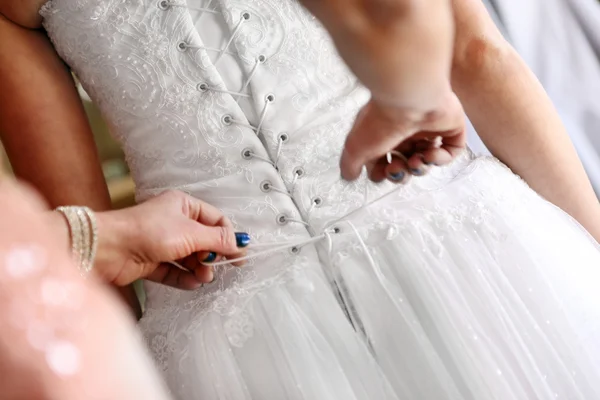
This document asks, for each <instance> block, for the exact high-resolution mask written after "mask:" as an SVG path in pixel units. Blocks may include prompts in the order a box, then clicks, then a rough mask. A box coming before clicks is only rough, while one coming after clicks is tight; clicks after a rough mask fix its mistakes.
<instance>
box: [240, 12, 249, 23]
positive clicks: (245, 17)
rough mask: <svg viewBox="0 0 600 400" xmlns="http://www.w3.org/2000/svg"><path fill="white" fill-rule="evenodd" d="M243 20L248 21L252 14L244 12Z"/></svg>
mask: <svg viewBox="0 0 600 400" xmlns="http://www.w3.org/2000/svg"><path fill="white" fill-rule="evenodd" d="M242 18H243V19H245V20H246V21H248V20H249V19H250V13H249V12H248V11H244V12H243V13H242Z"/></svg>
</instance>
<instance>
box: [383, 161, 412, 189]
mask: <svg viewBox="0 0 600 400" xmlns="http://www.w3.org/2000/svg"><path fill="white" fill-rule="evenodd" d="M384 173H385V177H386V178H387V179H388V180H389V181H390V182H393V183H400V184H405V183H407V182H408V179H409V178H410V175H409V173H408V165H407V164H406V162H405V161H404V160H403V159H402V158H400V157H398V156H392V157H390V158H389V161H388V160H387V159H386V166H385V169H384Z"/></svg>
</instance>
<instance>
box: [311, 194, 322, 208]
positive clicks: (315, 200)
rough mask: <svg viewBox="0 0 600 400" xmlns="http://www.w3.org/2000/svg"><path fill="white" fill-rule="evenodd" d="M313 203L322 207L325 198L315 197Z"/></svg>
mask: <svg viewBox="0 0 600 400" xmlns="http://www.w3.org/2000/svg"><path fill="white" fill-rule="evenodd" d="M312 203H313V204H314V206H315V207H321V206H322V205H323V199H322V198H321V197H319V196H317V197H313V199H312Z"/></svg>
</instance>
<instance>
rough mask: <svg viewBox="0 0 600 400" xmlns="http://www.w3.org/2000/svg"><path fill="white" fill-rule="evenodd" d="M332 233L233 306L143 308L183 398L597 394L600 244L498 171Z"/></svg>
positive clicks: (398, 201) (381, 206)
mask: <svg viewBox="0 0 600 400" xmlns="http://www.w3.org/2000/svg"><path fill="white" fill-rule="evenodd" d="M337 228H338V229H337V230H336V232H337V233H336V234H335V236H334V237H332V240H331V244H332V246H331V247H330V248H328V246H325V245H321V244H319V245H317V247H316V248H317V250H318V255H317V254H316V253H315V248H312V247H310V248H309V247H307V248H305V249H303V258H302V260H303V261H302V262H300V266H301V267H300V268H298V269H297V270H296V271H295V273H294V274H292V275H290V276H289V278H288V279H281V281H278V283H274V284H269V285H265V287H264V288H263V289H262V290H257V291H255V292H253V293H248V292H243V291H240V293H239V296H240V297H243V296H247V299H246V301H245V302H244V305H243V307H237V308H236V309H235V310H234V311H230V312H216V311H211V312H202V311H201V310H198V309H194V308H193V307H189V306H187V307H186V306H185V305H181V307H178V305H177V304H170V306H169V307H166V306H165V307H163V308H161V307H158V308H153V309H150V310H149V311H148V315H147V316H146V318H145V319H144V320H143V321H142V328H143V330H144V331H145V334H146V337H147V339H148V342H149V344H150V347H151V349H152V350H153V351H154V353H155V356H156V359H157V361H158V363H159V365H160V366H162V367H163V371H164V373H165V377H166V379H167V382H168V384H169V386H170V387H171V390H172V392H173V394H174V396H175V398H176V399H180V400H187V399H194V398H202V399H227V400H229V399H231V400H245V399H261V400H270V399H273V400H283V399H294V400H308V399H310V400H313V399H319V400H321V399H327V400H333V399H365V400H366V399H401V400H402V399H411V400H412V399H426V400H429V399H431V400H450V399H452V400H481V399H486V400H487V399H491V400H507V399H511V400H513V399H514V400H531V399H536V400H538V399H539V400H550V399H556V398H559V399H560V398H564V399H569V400H590V399H597V398H600V368H599V365H598V364H599V363H598V360H600V346H599V345H598V344H597V343H598V339H597V338H598V335H599V333H600V295H599V294H598V293H600V290H599V289H598V288H599V287H600V250H599V247H598V245H597V244H596V242H594V241H593V240H592V239H591V238H590V237H589V235H588V234H587V233H586V232H585V231H584V230H583V229H582V228H581V227H580V226H579V225H578V224H577V223H575V222H574V221H573V220H572V219H571V218H570V217H568V216H566V215H565V214H564V213H563V212H562V211H560V210H558V209H557V208H556V207H554V206H552V205H551V204H549V203H547V202H546V201H544V200H543V199H541V198H539V197H538V196H537V195H536V194H535V193H533V192H532V191H531V190H529V189H528V188H527V187H526V185H525V184H523V183H522V182H521V181H520V180H518V179H517V178H516V177H514V176H513V175H512V174H511V173H510V171H508V170H507V169H506V168H505V167H503V166H501V165H500V164H499V163H497V162H496V161H494V160H491V159H482V160H477V161H475V162H473V164H472V165H470V166H469V167H468V168H466V169H465V170H464V171H463V173H462V174H460V175H459V176H457V177H455V178H453V179H452V180H451V181H450V182H449V183H448V184H445V185H444V186H443V187H437V188H434V189H432V190H430V191H424V192H421V193H420V194H418V195H415V196H411V197H410V198H407V197H406V196H394V195H391V196H387V197H386V198H384V199H382V200H380V201H379V202H376V203H374V204H373V205H371V206H369V207H368V208H366V209H365V210H364V211H363V212H361V213H357V214H355V215H353V216H352V218H350V219H348V220H343V221H340V222H339V223H337ZM261 262H266V263H268V262H269V261H268V260H267V261H261ZM325 276H329V277H330V278H332V281H329V280H328V279H326V278H325ZM215 310H216V309H215Z"/></svg>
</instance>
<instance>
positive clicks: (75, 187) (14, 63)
mask: <svg viewBox="0 0 600 400" xmlns="http://www.w3.org/2000/svg"><path fill="white" fill-rule="evenodd" d="M0 5H1V4H0ZM36 13H37V10H36ZM0 88H1V90H0V139H1V140H2V141H3V143H4V146H5V148H6V151H7V154H8V156H9V159H10V160H11V163H12V166H13V168H14V172H15V174H16V175H17V176H18V177H19V178H21V179H23V180H25V181H27V182H30V183H31V184H32V185H33V186H35V187H36V188H37V189H38V190H39V191H40V192H42V193H43V195H44V197H45V198H46V199H47V201H48V202H49V203H50V205H51V206H52V207H56V206H59V205H66V204H71V205H86V206H89V207H90V208H92V209H94V210H106V209H109V208H110V206H111V204H110V198H109V195H108V190H107V187H106V183H105V182H104V178H103V176H102V171H101V168H100V162H99V160H98V155H97V153H96V148H95V145H94V142H93V136H92V133H91V130H90V127H89V124H88V122H87V119H86V116H85V113H84V111H83V106H82V104H81V100H80V99H79V96H78V93H77V90H76V88H75V85H74V83H73V80H72V78H71V75H70V74H69V71H68V69H67V68H66V66H65V65H64V64H63V63H62V61H61V60H60V58H59V57H58V55H57V54H56V53H55V51H54V48H53V47H52V45H51V43H50V41H49V40H48V38H47V36H46V35H45V34H44V32H43V31H41V30H32V29H27V28H23V27H21V26H19V25H17V24H16V23H13V22H11V21H9V20H8V19H7V18H4V17H2V15H1V14H0ZM119 291H120V292H121V295H122V296H123V297H124V298H125V300H126V301H127V302H128V303H129V304H130V305H131V306H132V307H133V308H134V309H135V310H136V311H137V312H138V314H139V304H137V298H136V297H135V293H134V291H133V289H132V288H123V289H119Z"/></svg>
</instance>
